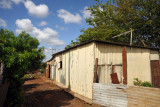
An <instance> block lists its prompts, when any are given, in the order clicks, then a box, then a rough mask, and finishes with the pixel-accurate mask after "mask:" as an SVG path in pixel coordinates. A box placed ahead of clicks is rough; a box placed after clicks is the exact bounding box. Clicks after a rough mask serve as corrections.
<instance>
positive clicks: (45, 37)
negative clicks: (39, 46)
mask: <svg viewBox="0 0 160 107" xmlns="http://www.w3.org/2000/svg"><path fill="white" fill-rule="evenodd" d="M16 25H17V27H18V29H16V33H18V34H19V33H20V32H21V31H23V30H25V31H26V32H27V33H29V34H31V35H33V36H34V37H36V38H37V39H38V40H39V41H40V42H41V43H44V44H47V45H55V46H58V45H64V44H65V42H64V41H62V40H59V39H58V35H59V34H58V32H56V31H55V30H53V29H51V28H48V27H47V28H44V29H43V30H41V29H38V28H36V27H34V26H33V24H32V23H31V21H30V20H29V19H22V20H19V19H18V20H16Z"/></svg>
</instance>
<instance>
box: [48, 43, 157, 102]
mask: <svg viewBox="0 0 160 107" xmlns="http://www.w3.org/2000/svg"><path fill="white" fill-rule="evenodd" d="M152 61H159V54H158V49H154V48H145V47H137V46H129V45H126V44H120V43H113V42H106V41H100V40H93V41H89V42H86V43H83V44H80V45H77V46H75V47H72V48H69V49H67V50H64V51H61V52H58V53H55V54H53V57H52V58H51V60H49V61H48V62H47V63H48V67H47V68H48V71H47V72H48V73H49V76H48V77H49V78H51V79H53V80H55V81H56V82H58V83H60V84H63V85H64V86H65V87H66V88H69V89H70V90H71V91H73V92H75V93H78V94H79V95H81V96H83V97H85V98H88V99H90V100H91V99H92V85H93V80H94V78H95V76H94V75H95V73H94V72H97V79H98V82H99V83H106V84H113V83H114V84H127V85H133V81H134V78H138V79H139V80H141V81H150V82H152V83H153V84H157V82H156V83H154V81H153V79H156V80H155V81H158V79H159V77H160V75H159V77H154V75H153V72H154V71H152V68H151V63H152ZM96 68H97V71H96ZM47 75H48V74H47ZM159 84H160V83H159Z"/></svg>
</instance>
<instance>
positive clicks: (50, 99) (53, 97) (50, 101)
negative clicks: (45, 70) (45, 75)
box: [23, 79, 74, 107]
mask: <svg viewBox="0 0 160 107" xmlns="http://www.w3.org/2000/svg"><path fill="white" fill-rule="evenodd" d="M26 80H27V81H28V79H26ZM30 80H31V81H35V80H34V79H30ZM33 88H35V89H34V91H32V89H33ZM24 90H25V92H27V91H29V92H27V93H25V102H24V105H23V107H60V106H68V105H69V104H70V100H72V99H74V97H73V96H72V95H70V94H68V93H67V92H65V91H64V90H63V89H47V86H45V87H43V84H38V83H35V82H34V83H33V84H25V85H24Z"/></svg>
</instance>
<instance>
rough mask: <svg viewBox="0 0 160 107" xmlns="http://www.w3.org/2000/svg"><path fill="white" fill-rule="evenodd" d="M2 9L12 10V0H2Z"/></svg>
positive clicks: (0, 6) (0, 5)
mask: <svg viewBox="0 0 160 107" xmlns="http://www.w3.org/2000/svg"><path fill="white" fill-rule="evenodd" d="M0 8H5V9H11V8H12V1H11V0H0Z"/></svg>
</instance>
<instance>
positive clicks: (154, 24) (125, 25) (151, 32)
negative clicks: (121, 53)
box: [76, 0, 160, 47]
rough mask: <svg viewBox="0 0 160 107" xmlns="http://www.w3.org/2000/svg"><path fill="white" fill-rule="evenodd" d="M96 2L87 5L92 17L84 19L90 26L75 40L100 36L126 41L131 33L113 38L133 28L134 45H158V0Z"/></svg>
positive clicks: (159, 35) (86, 39)
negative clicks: (89, 5)
mask: <svg viewBox="0 0 160 107" xmlns="http://www.w3.org/2000/svg"><path fill="white" fill-rule="evenodd" d="M95 1H96V4H95V5H93V6H91V7H90V8H88V10H90V12H91V16H92V17H90V18H88V19H86V22H87V23H88V24H89V25H91V26H92V27H90V28H88V29H86V30H83V31H82V32H83V33H82V34H81V35H80V36H79V37H78V39H77V41H76V42H78V43H83V42H86V41H89V40H95V39H99V40H107V41H114V42H122V43H129V42H130V34H126V35H123V36H119V37H117V38H113V37H114V36H115V35H118V34H121V33H124V32H126V31H129V30H130V29H134V33H133V44H134V45H142V43H145V44H146V46H148V47H160V0H110V1H108V2H106V3H102V2H101V1H99V0H95Z"/></svg>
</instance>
